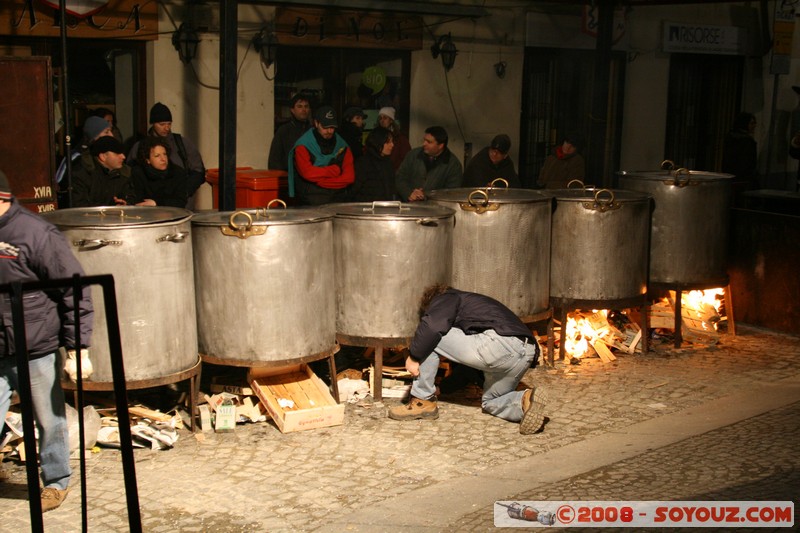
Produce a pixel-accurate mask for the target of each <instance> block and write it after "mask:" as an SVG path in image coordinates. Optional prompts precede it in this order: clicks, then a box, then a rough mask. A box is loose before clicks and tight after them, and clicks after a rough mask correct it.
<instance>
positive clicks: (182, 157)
mask: <svg viewBox="0 0 800 533" xmlns="http://www.w3.org/2000/svg"><path fill="white" fill-rule="evenodd" d="M312 101H313V99H312V97H311V96H309V95H307V94H306V93H303V92H298V93H297V94H295V95H294V96H293V97H292V99H291V104H290V113H291V117H290V118H289V120H288V121H287V122H285V123H284V124H282V125H281V126H280V127H278V128H277V129H276V131H275V135H274V136H273V139H272V143H271V145H270V150H269V157H268V160H267V161H268V162H267V168H268V169H270V170H278V171H285V172H286V173H287V175H288V195H289V196H290V197H291V198H293V200H294V203H295V204H296V205H321V204H326V203H332V202H373V201H391V200H399V201H402V202H415V201H420V200H424V199H426V197H427V195H426V192H427V191H432V190H435V189H445V188H455V187H484V186H487V185H488V184H490V183H491V182H493V181H494V180H496V179H497V178H502V179H503V180H504V181H505V182H506V183H507V184H508V185H507V186H508V187H511V188H516V187H521V186H522V185H521V183H520V178H519V176H518V174H517V171H516V169H515V166H514V162H513V161H512V159H511V158H510V157H509V151H510V149H511V138H510V137H509V136H508V135H506V134H499V135H496V136H495V137H494V138H493V139H492V141H491V143H490V144H489V146H486V147H484V148H482V149H481V150H479V151H478V152H477V153H476V154H475V155H474V156H473V157H471V158H470V159H469V161H468V162H467V165H466V168H464V167H463V166H462V163H461V161H460V160H459V158H458V157H457V156H456V155H455V154H454V153H453V152H451V151H450V149H449V148H448V146H447V145H448V134H447V131H446V130H445V129H444V128H443V127H441V126H430V127H428V128H427V129H426V130H425V134H424V137H423V139H422V145H421V146H419V147H417V148H412V147H411V144H410V142H409V140H408V136H407V135H406V133H405V132H404V130H403V128H402V127H401V126H400V123H399V121H398V120H397V110H396V109H395V108H394V107H382V108H381V109H380V110H379V112H378V118H377V121H376V123H375V124H374V127H373V128H372V129H370V130H368V131H365V119H366V118H367V115H366V113H364V110H363V109H362V108H360V107H349V108H347V109H346V110H345V111H344V113H343V114H342V118H341V121H340V120H339V118H338V116H337V113H336V111H335V110H334V109H333V107H331V106H328V105H321V106H318V107H316V108H315V109H313V110H312ZM149 118H150V125H151V126H150V129H149V130H148V132H147V135H145V136H144V137H142V138H141V139H140V140H139V141H137V142H136V143H135V144H133V146H132V147H131V148H130V149H129V150H126V149H125V146H124V144H123V140H122V136H121V134H120V132H119V129H118V128H117V127H116V124H115V122H116V121H115V117H114V113H113V112H112V111H111V110H109V109H105V108H101V109H97V110H95V111H94V112H93V113H92V115H91V116H89V117H88V118H87V119H86V121H85V122H84V124H83V128H82V129H83V138H82V140H81V142H80V144H79V146H78V147H77V148H76V149H74V150H73V151H72V153H71V154H70V156H69V157H68V158H67V157H65V158H64V160H63V161H62V162H61V165H60V166H59V169H58V172H57V180H58V182H59V185H60V187H61V189H62V190H66V189H67V188H68V187H69V189H70V195H69V200H68V203H69V205H70V207H91V206H109V205H138V206H155V205H159V206H171V207H187V208H190V209H192V208H194V202H195V198H194V197H195V193H196V191H197V190H198V188H199V187H200V186H201V185H202V184H203V183H205V180H206V176H205V166H204V164H203V159H202V157H201V155H200V152H199V151H198V150H197V147H196V146H195V145H194V143H192V142H191V140H189V139H188V138H186V137H185V136H182V135H180V134H178V133H175V132H173V131H172V113H171V112H170V110H169V108H168V107H167V106H165V105H164V104H162V103H160V102H158V103H156V104H155V105H153V107H152V108H151V109H150V117H149ZM581 144H582V141H581V140H580V137H579V136H578V135H576V134H568V135H567V136H565V137H564V139H563V143H562V144H560V145H559V146H558V147H557V148H556V150H555V151H554V153H553V154H552V155H550V156H548V158H547V160H546V161H545V164H544V166H543V168H542V172H541V173H540V175H539V179H538V183H539V185H540V186H542V187H546V188H563V187H566V185H567V183H568V182H569V181H570V180H573V179H581V180H582V179H583V178H584V172H585V171H584V160H583V157H582V156H581V155H580V153H578V149H579V148H580V146H581ZM68 176H69V177H68Z"/></svg>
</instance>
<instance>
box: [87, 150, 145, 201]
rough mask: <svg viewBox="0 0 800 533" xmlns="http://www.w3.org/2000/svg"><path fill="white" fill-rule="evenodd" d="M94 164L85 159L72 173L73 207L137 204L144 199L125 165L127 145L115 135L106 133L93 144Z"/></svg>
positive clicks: (92, 159) (92, 155)
mask: <svg viewBox="0 0 800 533" xmlns="http://www.w3.org/2000/svg"><path fill="white" fill-rule="evenodd" d="M89 152H90V153H91V159H90V160H89V163H90V164H87V163H86V162H85V161H83V158H81V161H80V163H79V166H78V168H77V169H76V170H75V172H74V173H73V175H72V207H94V206H113V205H134V204H136V203H138V202H139V201H140V199H139V198H138V197H137V196H136V192H135V190H134V188H133V181H132V180H131V167H129V166H128V165H126V164H125V153H124V152H125V148H124V147H123V146H122V143H121V142H119V141H118V140H116V139H115V138H114V137H110V136H104V137H100V138H99V139H97V140H96V141H94V142H93V143H92V144H91V146H90V147H89Z"/></svg>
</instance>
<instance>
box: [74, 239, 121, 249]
mask: <svg viewBox="0 0 800 533" xmlns="http://www.w3.org/2000/svg"><path fill="white" fill-rule="evenodd" d="M72 245H73V246H77V247H78V248H80V249H82V250H99V249H100V248H103V247H105V246H121V245H122V241H109V240H107V239H80V240H77V241H72Z"/></svg>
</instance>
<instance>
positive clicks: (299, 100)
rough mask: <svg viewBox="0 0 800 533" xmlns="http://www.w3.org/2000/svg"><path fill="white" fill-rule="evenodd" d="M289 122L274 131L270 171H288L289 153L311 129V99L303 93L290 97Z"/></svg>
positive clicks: (269, 164) (270, 154) (269, 160)
mask: <svg viewBox="0 0 800 533" xmlns="http://www.w3.org/2000/svg"><path fill="white" fill-rule="evenodd" d="M289 112H290V113H291V114H292V116H291V118H290V119H289V122H287V123H285V124H281V126H280V127H279V128H278V129H277V130H275V135H274V136H273V137H272V144H270V147H269V157H268V160H267V168H268V169H270V170H288V168H289V152H291V151H292V148H294V144H295V143H296V142H297V139H299V138H300V137H301V136H302V135H303V134H304V133H305V132H307V131H308V130H310V129H311V128H312V127H313V124H312V123H311V97H310V96H309V95H308V94H306V93H303V92H299V93H297V94H295V95H294V96H292V100H291V106H290V108H289Z"/></svg>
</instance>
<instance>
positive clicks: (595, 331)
mask: <svg viewBox="0 0 800 533" xmlns="http://www.w3.org/2000/svg"><path fill="white" fill-rule="evenodd" d="M575 316H577V318H575ZM607 316H608V310H607V309H601V310H599V311H598V310H597V309H592V315H590V316H584V315H582V314H577V315H573V316H570V315H567V327H566V328H565V329H566V335H565V336H564V350H565V351H566V352H567V353H568V354H570V355H571V356H572V357H576V358H580V357H583V356H585V355H586V354H587V353H589V345H590V344H591V343H593V342H594V341H595V340H597V339H602V338H604V337H605V336H607V335H608V334H609V331H610V330H609V328H608V322H607V320H606V317H607Z"/></svg>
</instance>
